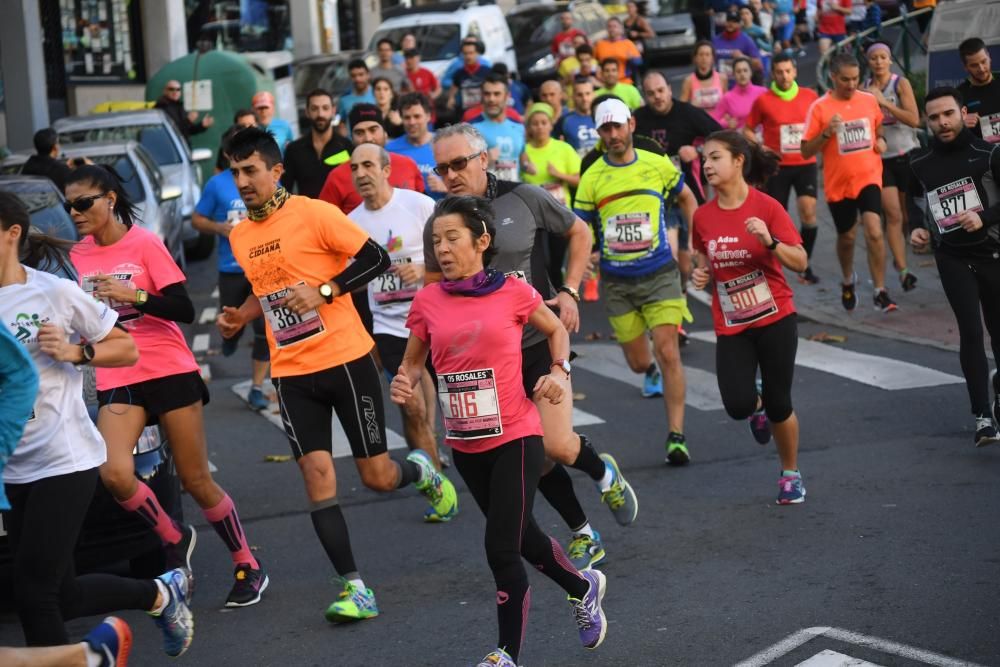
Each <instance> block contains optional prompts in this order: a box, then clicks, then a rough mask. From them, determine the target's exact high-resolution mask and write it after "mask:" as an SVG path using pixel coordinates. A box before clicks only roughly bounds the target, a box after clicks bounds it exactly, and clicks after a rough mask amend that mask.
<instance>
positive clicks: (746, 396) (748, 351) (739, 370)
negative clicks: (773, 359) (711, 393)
mask: <svg viewBox="0 0 1000 667" xmlns="http://www.w3.org/2000/svg"><path fill="white" fill-rule="evenodd" d="M715 376H716V379H717V380H718V383H719V394H721V396H722V405H723V406H724V407H725V409H726V414H728V415H729V416H730V417H731V418H733V419H737V420H743V419H749V418H750V415H752V414H753V413H754V412H755V411H756V410H757V409H758V407H760V404H759V397H758V395H757V385H756V379H757V348H756V345H754V341H753V332H752V331H744V332H742V333H739V334H736V335H734V336H719V337H718V338H717V340H716V345H715Z"/></svg>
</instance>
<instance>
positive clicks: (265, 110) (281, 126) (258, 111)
mask: <svg viewBox="0 0 1000 667" xmlns="http://www.w3.org/2000/svg"><path fill="white" fill-rule="evenodd" d="M250 106H252V107H253V111H254V114H255V115H256V116H257V125H258V126H259V127H260V128H261V129H262V130H267V131H268V132H270V133H271V134H272V135H274V140H275V141H277V142H278V148H280V149H281V153H282V155H284V153H285V146H287V145H288V142H289V141H291V140H292V139H294V138H295V137H294V136H292V126H291V125H289V124H288V121H287V120H282V119H281V118H278V117H277V116H275V115H274V95H272V94H271V93H269V92H267V91H266V90H265V91H261V92H259V93H257V94H256V95H254V96H253V100H252V101H251V104H250Z"/></svg>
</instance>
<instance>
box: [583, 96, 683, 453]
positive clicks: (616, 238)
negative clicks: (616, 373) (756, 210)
mask: <svg viewBox="0 0 1000 667" xmlns="http://www.w3.org/2000/svg"><path fill="white" fill-rule="evenodd" d="M594 118H595V122H596V123H597V131H598V132H599V133H600V135H601V142H602V143H603V144H604V146H605V147H606V148H607V153H605V154H604V156H603V157H602V158H601V159H599V160H598V161H597V162H595V163H594V164H593V165H592V166H591V167H590V168H589V169H587V170H586V171H585V172H584V173H583V176H582V177H581V178H580V187H579V188H578V189H577V191H576V201H575V203H574V207H575V210H576V213H577V215H579V216H580V217H581V218H583V219H584V220H587V221H589V222H590V223H591V225H592V226H593V228H594V232H595V236H596V237H597V244H598V248H599V252H600V266H601V277H602V280H603V281H604V293H605V304H606V305H605V308H606V310H607V313H608V319H609V320H610V321H611V328H612V329H614V332H615V334H616V336H617V337H618V342H619V344H620V345H621V347H622V352H624V353H625V360H626V361H627V362H628V365H629V368H631V369H632V371H633V372H635V373H645V375H646V380H645V384H646V386H647V389H648V388H650V387H651V386H652V387H655V386H656V385H657V384H660V385H661V386H662V384H663V383H662V381H661V380H660V378H658V377H657V376H658V375H660V373H658V372H657V368H656V363H655V362H654V361H653V359H654V355H655V359H656V360H657V361H658V362H659V365H660V369H661V372H662V376H664V377H666V379H667V382H666V391H664V392H663V396H664V402H665V403H666V411H667V422H668V425H669V429H670V430H669V434H668V436H667V443H666V449H667V462H668V463H671V464H674V465H684V464H686V463H688V462H689V461H690V460H691V455H690V452H689V451H688V448H687V444H686V441H685V438H684V393H685V387H684V384H685V383H684V366H683V365H681V356H680V347H679V345H678V336H677V328H678V327H679V326H680V324H681V321H682V320H687V321H688V322H690V321H691V319H692V318H691V312H690V311H689V310H688V307H687V300H686V299H685V297H684V293H683V292H682V291H681V277H680V272H679V271H678V270H677V263H676V262H675V261H674V256H675V250H674V248H676V230H671V232H670V236H672V237H673V239H674V240H672V241H671V242H670V243H668V241H667V237H668V232H667V230H666V228H665V224H664V223H665V220H666V211H665V210H664V209H666V208H667V199H669V197H671V196H676V197H677V203H678V205H679V206H680V208H681V210H682V211H683V212H684V217H686V218H687V220H688V222H689V223H690V221H691V216H692V215H693V213H694V210H695V208H696V207H697V202H696V201H695V198H694V195H693V194H692V193H691V190H690V189H689V188H688V187H687V186H686V185H685V184H684V176H683V175H682V174H681V173H680V172H679V171H678V170H677V168H676V167H674V165H673V163H672V162H671V161H670V160H669V159H668V158H666V157H663V156H660V155H656V154H655V153H650V152H647V151H644V150H642V149H636V148H635V147H634V145H633V141H632V135H633V133H634V132H635V119H634V118H633V117H632V114H631V112H630V111H629V109H628V107H627V106H625V104H624V103H623V102H622V101H621V100H616V99H609V100H607V101H605V102H602V103H601V104H600V105H599V106H598V107H597V111H596V112H595V113H594ZM671 246H674V247H673V248H672V247H671ZM647 332H651V333H652V338H653V353H652V354H651V353H650V349H649V343H648V342H647Z"/></svg>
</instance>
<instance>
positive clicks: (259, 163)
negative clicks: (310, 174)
mask: <svg viewBox="0 0 1000 667" xmlns="http://www.w3.org/2000/svg"><path fill="white" fill-rule="evenodd" d="M229 171H231V172H232V174H233V178H234V179H235V180H236V189H237V190H239V191H240V197H242V198H243V203H244V204H246V205H247V207H248V208H253V207H257V206H261V205H262V204H263V203H264V202H266V201H267V200H269V199H270V198H271V197H273V196H274V191H275V190H277V189H278V182H279V181H280V180H281V175H282V174H283V173H284V171H285V170H284V168H283V167H282V166H281V164H280V163H277V164H275V165H274V166H273V167H271V168H270V169H268V167H267V165H266V164H265V163H264V158H262V157H261V156H260V153H258V152H256V151H254V152H253V153H252V154H251V155H250V157H248V158H246V159H245V160H239V161H233V162H230V163H229Z"/></svg>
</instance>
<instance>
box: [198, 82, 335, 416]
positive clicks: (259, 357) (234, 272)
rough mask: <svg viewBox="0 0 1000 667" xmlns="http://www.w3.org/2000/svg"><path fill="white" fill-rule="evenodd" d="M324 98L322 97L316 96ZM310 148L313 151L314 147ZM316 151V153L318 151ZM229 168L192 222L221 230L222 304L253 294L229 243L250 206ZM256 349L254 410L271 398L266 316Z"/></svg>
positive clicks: (206, 192) (291, 148) (228, 349)
mask: <svg viewBox="0 0 1000 667" xmlns="http://www.w3.org/2000/svg"><path fill="white" fill-rule="evenodd" d="M316 99H321V98H316ZM240 129H241V128H237V127H235V126H234V127H231V128H229V131H227V132H226V134H225V135H223V137H222V144H223V146H225V144H226V142H228V141H229V139H231V138H232V136H233V135H234V134H236V133H237V132H239V131H240ZM303 140H307V138H306V137H303V139H296V140H295V141H293V142H292V143H290V144H288V149H287V150H286V151H285V157H286V159H288V158H291V157H292V153H293V152H295V151H296V150H297V147H296V145H295V144H296V143H297V142H299V141H303ZM309 148H310V151H311V147H309ZM312 155H314V156H315V153H313V154H312ZM225 160H226V166H227V169H226V170H225V171H220V172H219V173H218V174H215V175H214V176H212V178H210V179H208V182H207V183H205V187H204V188H203V189H202V191H201V199H199V200H198V203H197V204H196V205H195V207H194V214H193V215H192V216H191V224H192V226H194V228H195V229H197V230H198V231H199V232H203V233H207V234H218V235H219V244H218V248H217V251H216V256H217V263H218V269H219V280H218V286H219V306H220V307H225V306H234V307H235V306H238V305H240V304H241V303H243V302H244V301H245V300H246V298H247V295H248V294H250V283H248V282H247V279H246V276H244V275H243V269H241V268H240V265H239V264H237V263H236V260H235V259H234V258H233V249H232V248H231V247H230V245H229V232H231V231H233V227H234V226H236V225H238V224H239V223H240V222H242V221H243V220H245V219H246V212H247V207H246V206H244V205H243V200H242V199H240V192H239V190H237V189H236V181H235V180H233V175H232V173H230V171H229V169H228V166H229V158H228V156H227V157H226V158H225ZM252 326H253V352H252V353H251V355H250V359H251V381H250V392H249V393H248V394H247V396H246V400H247V404H248V405H249V406H250V408H251V409H252V410H266V409H267V408H268V407H269V406H270V405H271V402H270V401H268V400H267V397H266V396H264V390H263V385H264V380H265V378H266V377H267V369H268V365H269V363H270V358H271V357H270V355H269V354H268V351H267V337H266V336H265V334H264V322H263V321H262V320H259V319H258V320H254V321H253V324H252ZM242 335H243V331H242V330H241V331H240V332H239V333H238V334H236V335H235V336H233V337H232V338H227V339H224V340H223V341H222V355H223V356H225V357H231V356H233V355H234V354H236V351H237V350H238V349H239V342H240V338H241V337H242Z"/></svg>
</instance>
